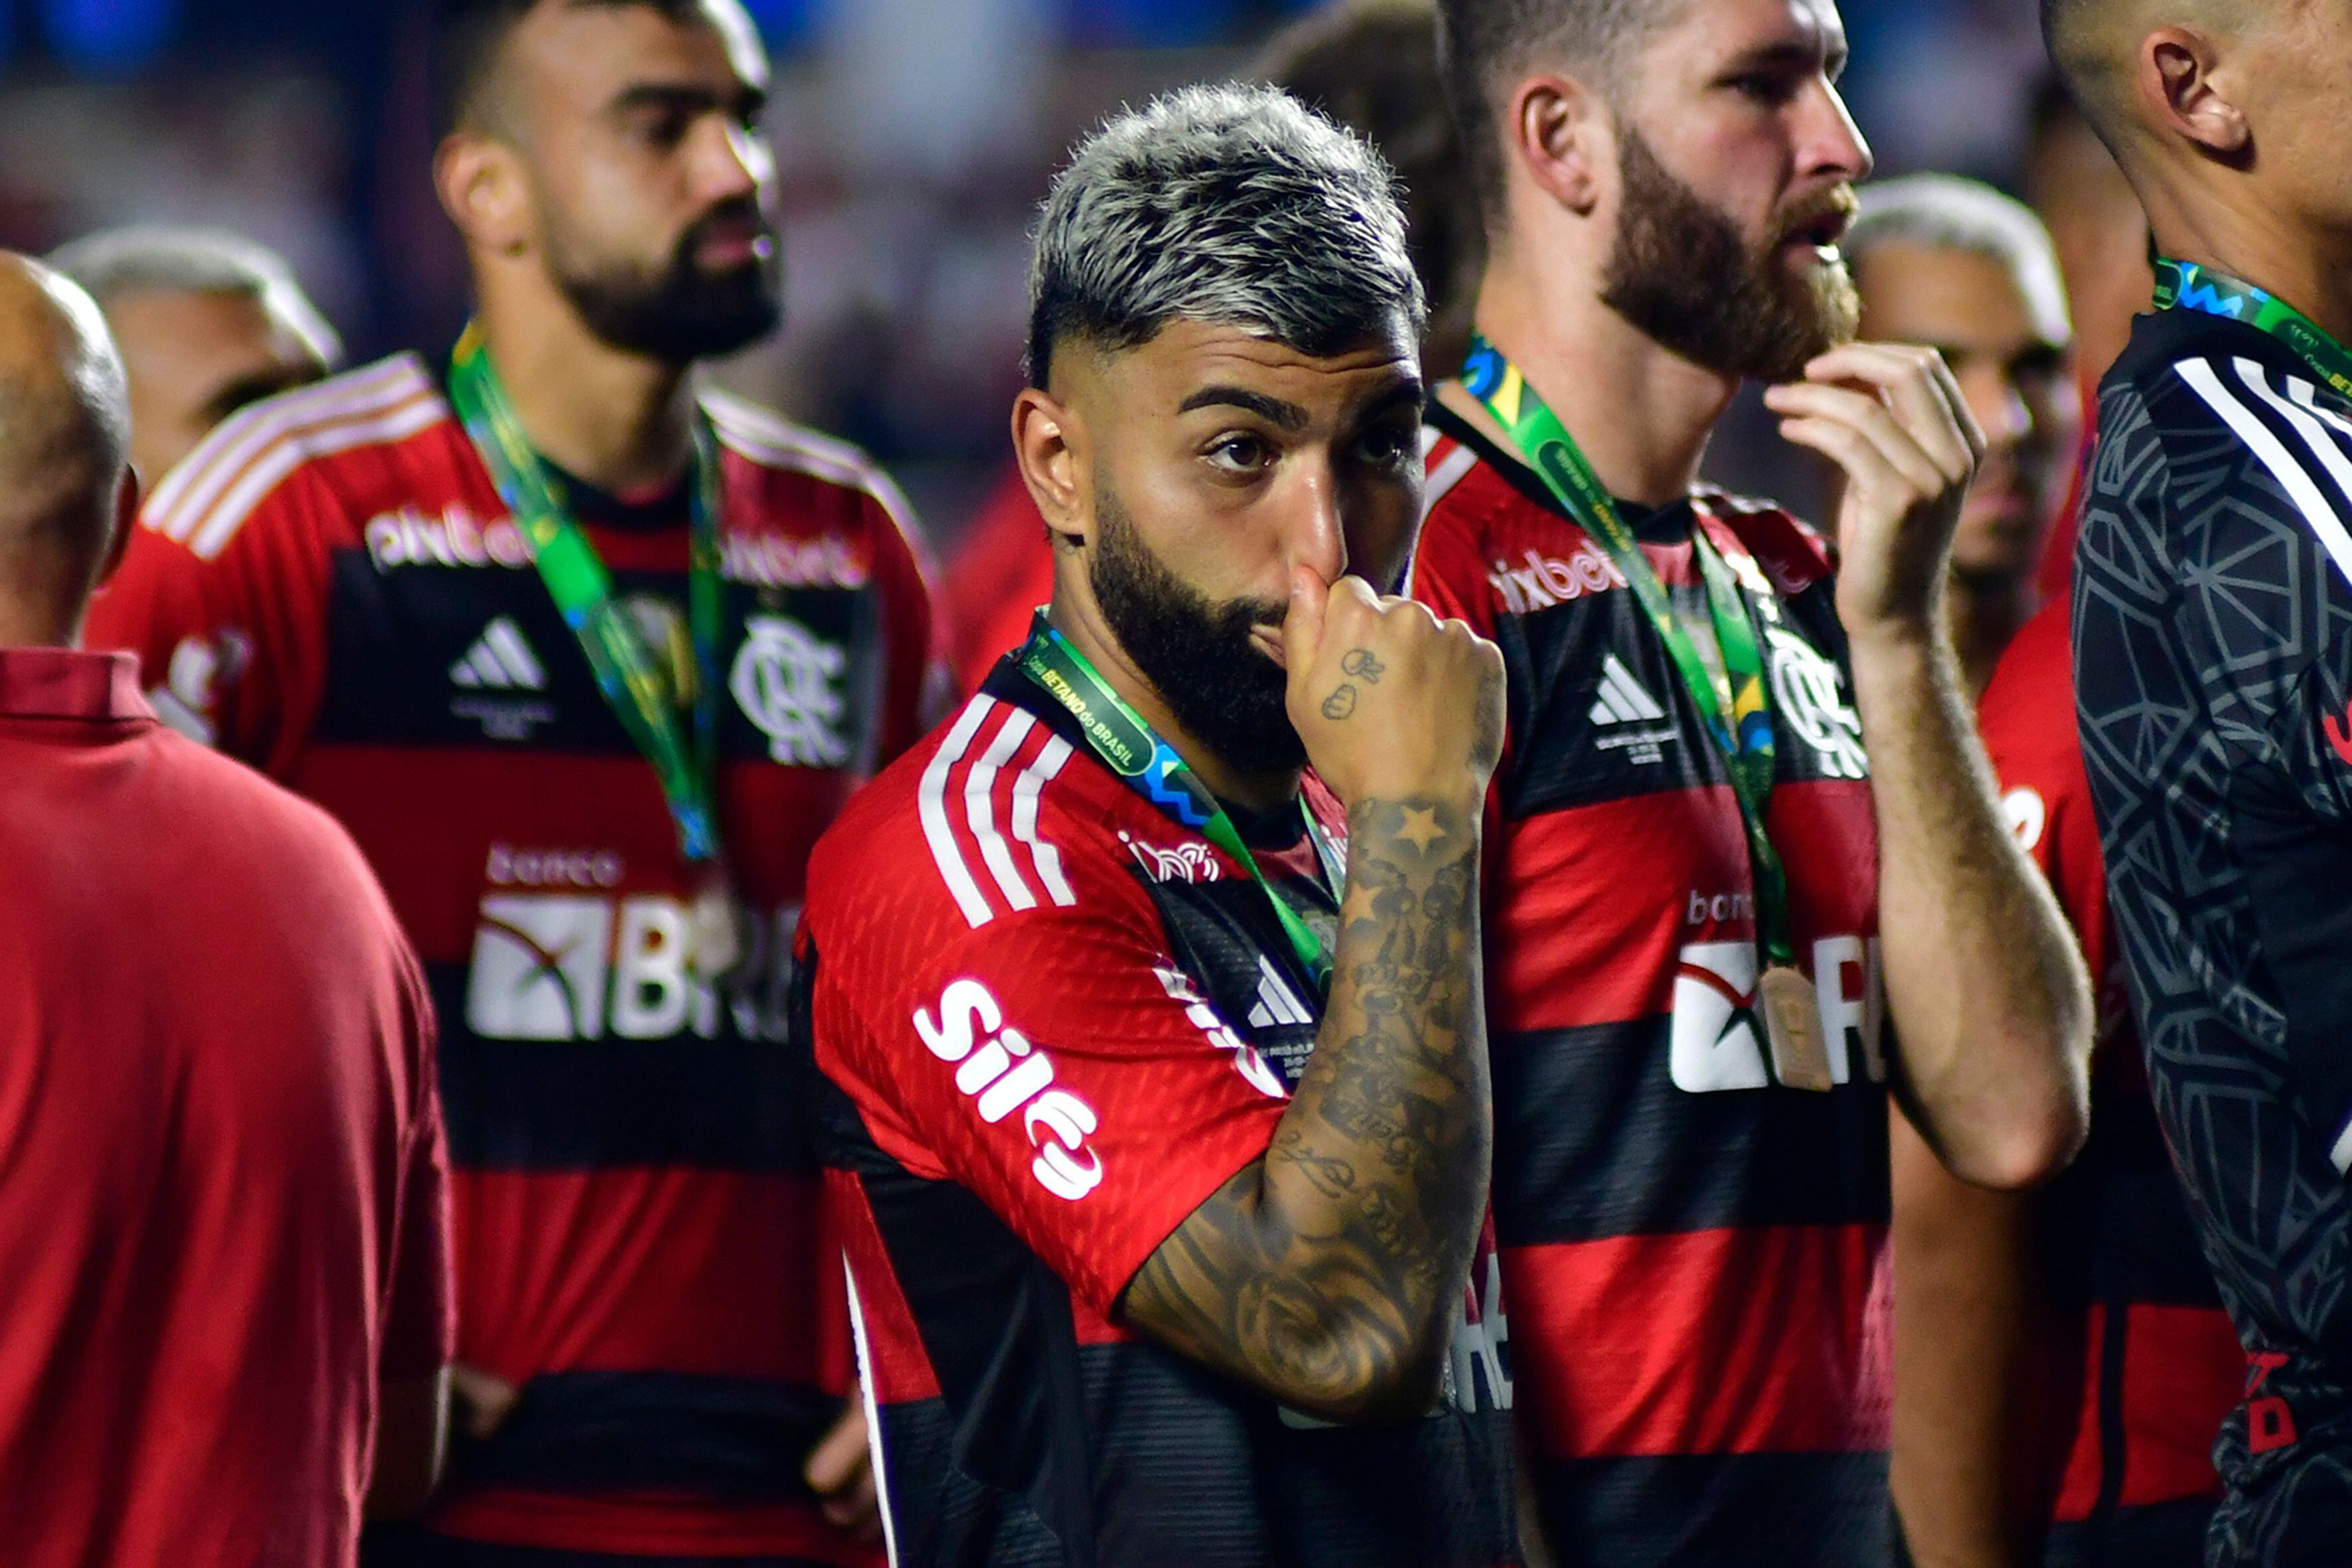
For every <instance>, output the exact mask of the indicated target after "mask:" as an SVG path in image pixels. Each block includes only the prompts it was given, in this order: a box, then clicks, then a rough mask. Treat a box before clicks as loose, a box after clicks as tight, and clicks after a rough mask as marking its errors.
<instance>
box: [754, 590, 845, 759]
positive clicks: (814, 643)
mask: <svg viewBox="0 0 2352 1568" xmlns="http://www.w3.org/2000/svg"><path fill="white" fill-rule="evenodd" d="M743 634H744V635H743V646H742V647H741V648H740V650H738V652H737V653H736V655H735V668H733V670H731V671H730V673H729V675H728V679H727V689H729V690H730V691H732V692H733V693H734V694H735V700H736V701H737V702H738V703H740V705H741V706H742V709H743V716H744V717H745V718H747V719H749V720H751V722H752V723H754V724H756V725H758V726H759V728H760V731H761V733H762V734H764V735H766V736H767V737H768V754H769V755H770V756H771V757H773V758H774V759H775V760H776V761H777V762H779V763H783V764H784V765H785V766H787V767H801V768H837V767H839V766H841V765H842V763H845V762H847V761H848V760H849V742H847V741H846V740H845V739H844V738H843V736H842V733H841V721H842V716H843V715H844V714H845V712H846V711H847V710H848V703H847V701H846V700H845V699H844V698H843V696H842V694H841V688H840V681H841V676H842V671H843V670H844V669H845V668H848V663H849V659H848V656H847V655H846V654H845V653H843V652H842V650H841V647H840V646H839V645H838V644H835V643H829V642H826V641H825V640H824V639H823V638H822V637H817V636H816V635H815V634H814V633H813V632H811V631H810V630H809V629H808V628H807V627H806V626H803V625H801V624H800V622H798V621H796V620H793V619H792V618H791V617H790V616H751V617H749V618H748V619H746V620H745V621H744V623H743Z"/></svg>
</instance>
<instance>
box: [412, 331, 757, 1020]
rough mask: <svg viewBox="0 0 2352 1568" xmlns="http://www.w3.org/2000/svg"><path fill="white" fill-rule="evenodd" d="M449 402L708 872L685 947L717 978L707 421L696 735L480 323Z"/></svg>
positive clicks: (714, 646) (730, 920)
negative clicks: (527, 428)
mask: <svg viewBox="0 0 2352 1568" xmlns="http://www.w3.org/2000/svg"><path fill="white" fill-rule="evenodd" d="M449 400H450V402H451V404H452V405H455V407H456V408H457V417H458V418H459V420H460V421H462V422H463V423H464V425H465V427H466V433H467V436H469V437H471V438H472V440H473V443H474V447H475V449H476V450H477V451H478V452H479V453H480V454H481V458H482V462H483V465H484V466H485V467H486V468H488V469H489V473H490V479H491V482H492V483H493V484H494V485H496V486H497V488H498V492H499V498H500V499H501V500H504V501H505V502H506V504H507V508H508V510H509V511H511V512H512V513H513V514H514V521H515V525H516V527H517V528H518V529H520V531H521V533H522V537H523V540H524V542H525V543H526V544H527V545H528V546H529V548H530V558H531V564H533V565H534V566H536V567H537V568H538V569H539V575H540V580H541V582H543V583H544V584H546V585H547V592H548V596H549V597H550V598H551V599H552V600H553V601H554V603H555V607H556V609H557V610H558V611H560V612H561V613H562V616H563V619H564V622H565V624H566V625H568V626H571V628H572V635H573V636H574V637H577V638H578V639H579V641H580V649H581V652H582V653H583V654H584V655H586V656H587V659H588V668H590V669H591V670H592V671H593V672H594V674H595V678H596V685H597V688H598V689H600V690H601V691H602V692H603V693H604V700H605V701H606V702H607V703H609V704H610V705H611V707H612V710H613V712H614V716H615V717H616V718H618V719H619V720H620V721H621V727H622V728H623V729H624V730H625V731H627V732H628V735H629V738H630V740H631V741H632V742H635V745H636V748H637V750H638V752H640V753H642V754H643V755H644V756H645V758H646V761H647V762H649V763H652V764H653V768H654V773H655V774H656V777H657V778H659V780H660V781H661V789H662V795H663V798H664V799H665V800H666V801H667V803H668V805H669V812H670V817H671V819H672V821H673V822H674V823H675V824H676V825H677V842H678V850H679V852H680V853H681V854H682V855H683V856H684V857H685V858H687V859H688V860H689V861H691V862H694V863H695V864H697V865H698V866H701V867H703V868H705V870H706V872H707V874H708V876H709V885H708V886H707V887H706V889H704V891H703V892H702V893H701V894H700V895H699V896H698V899H697V901H696V907H695V910H694V916H693V931H692V935H691V937H690V941H691V942H692V944H693V947H694V953H693V955H692V956H693V958H694V961H695V962H694V966H695V968H696V970H697V972H698V973H702V974H704V975H706V976H713V975H717V974H719V973H724V972H725V971H727V970H728V969H730V968H732V967H733V966H734V963H735V959H736V957H737V956H738V954H739V953H740V942H739V941H738V940H737V931H736V920H737V917H736V910H735V908H734V901H733V900H732V898H731V897H730V895H729V894H728V892H727V890H726V888H725V864H724V852H723V847H722V846H721V844H720V842H719V817H718V812H717V809H716V806H715V805H714V803H713V795H712V792H713V784H714V779H715V776H716V770H717V763H718V751H719V673H718V667H719V635H720V634H719V626H720V617H721V616H722V614H723V598H722V596H723V588H722V585H721V581H720V577H719V511H720V504H721V503H720V499H719V495H720V490H719V484H720V480H719V454H718V447H717V442H716V439H715V437H713V436H712V434H711V432H710V428H709V422H708V421H706V420H704V419H701V418H699V417H698V418H696V419H695V421H694V422H693V430H694V468H695V473H694V483H693V486H692V489H691V491H690V496H689V503H688V504H689V518H690V521H689V524H688V565H687V619H688V627H689V635H690V637H691V639H692V642H693V647H694V669H693V672H692V681H691V684H692V687H693V690H692V692H691V694H690V695H691V698H692V703H693V709H694V734H693V739H692V741H691V742H689V741H688V738H687V736H686V734H685V732H684V730H683V727H682V726H681V725H680V724H679V721H678V710H679V708H680V707H681V706H682V705H683V699H684V698H685V697H686V696H688V693H683V692H679V691H677V689H676V686H677V679H676V678H674V677H673V675H672V674H671V673H670V671H669V670H668V669H667V668H665V665H664V662H663V661H662V660H661V659H660V658H657V657H656V655H655V653H654V651H653V649H652V648H651V647H648V646H647V644H646V636H645V633H644V631H643V630H642V629H641V628H640V626H639V625H638V623H637V620H636V618H635V616H633V615H632V614H631V613H630V612H629V609H628V607H627V606H626V605H623V604H622V603H621V602H620V599H619V598H618V596H617V595H615V594H614V591H613V574H612V573H611V572H610V571H608V570H607V569H606V568H605V565H604V558H603V557H602V556H600V555H598V554H597V552H596V546H595V545H594V543H593V542H591V541H590V540H589V538H588V535H587V532H586V531H584V530H583V529H582V528H581V526H580V524H579V523H578V522H577V521H574V520H573V518H572V513H571V510H570V508H569V507H568V506H567V505H566V504H565V501H564V498H563V494H562V482H561V481H560V480H559V479H557V478H556V477H555V476H554V475H553V474H552V473H551V472H549V471H548V468H547V465H546V463H545V462H544V461H542V460H541V458H540V456H539V454H538V453H537V452H536V451H535V450H533V449H532V447H531V445H530V439H529V438H528V437H526V436H525V435H524V434H523V430H522V423H521V421H520V419H519V418H518V417H517V416H516V414H515V411H514V405H513V403H512V401H511V400H510V399H509V397H508V395H507V391H506V386H505V384H504V383H503V382H501V381H500V380H499V373H498V369H497V367H496V366H495V365H494V364H492V363H491V362H490V353H489V346H488V343H487V342H485V341H484V339H483V336H482V330H481V324H480V323H479V322H469V323H467V327H466V331H465V332H464V334H463V335H462V336H460V337H459V338H458V340H457V349H456V351H455V353H453V354H452V355H451V356H450V363H449Z"/></svg>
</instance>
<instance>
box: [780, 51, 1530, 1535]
mask: <svg viewBox="0 0 2352 1568" xmlns="http://www.w3.org/2000/svg"><path fill="white" fill-rule="evenodd" d="M1032 298H1033V302H1034V312H1033V316H1032V325H1031V337H1030V360H1031V365H1030V374H1031V386H1030V389H1029V390H1028V391H1027V392H1024V394H1023V395H1021V397H1020V400H1019V402H1018V404H1017V405H1016V406H1015V409H1014V413H1013V438H1014V445H1015V448H1016V452H1017V455H1018V458H1019V459H1020V463H1021V467H1022V471H1023V473H1024V476H1025V478H1026V479H1027V481H1028V484H1029V489H1030V491H1031V493H1032V494H1033V495H1034V498H1035V499H1036V501H1037V503H1038V506H1039V508H1040V510H1042V511H1043V513H1044V515H1045V520H1046V522H1047V525H1048V526H1049V527H1050V528H1051V530H1052V531H1053V538H1054V547H1055V585H1054V597H1053V602H1052V605H1050V607H1049V608H1048V609H1047V610H1046V611H1045V613H1044V614H1043V615H1042V616H1040V617H1039V619H1038V621H1037V624H1036V626H1035V627H1034V630H1033V633H1032V635H1031V637H1030V639H1029V641H1028V643H1027V644H1026V646H1025V647H1023V648H1022V649H1021V650H1019V651H1018V652H1016V653H1014V654H1013V655H1012V656H1011V657H1010V658H1007V660H1006V661H1005V662H1004V663H1003V664H1002V665H1000V666H999V667H998V668H997V669H996V671H995V672H994V673H993V674H992V676H991V677H990V678H989V679H988V680H987V682H986V683H985V684H984V686H983V687H982V690H981V693H980V694H979V695H978V696H976V697H975V698H974V699H973V700H971V703H970V704H969V705H967V706H966V707H965V708H964V709H963V710H962V711H961V713H960V714H959V715H958V716H957V717H956V718H955V719H954V720H953V721H951V722H950V724H948V725H947V726H945V727H943V728H942V729H941V731H940V732H939V733H937V734H935V735H934V736H933V737H932V738H931V739H930V740H929V741H927V742H924V744H922V745H921V746H920V747H919V748H918V749H917V750H916V752H914V753H913V754H911V755H909V756H908V758H906V759H904V760H903V761H902V762H901V763H899V764H898V765H897V766H896V767H894V768H892V769H891V770H890V771H888V772H887V773H884V774H883V776H882V777H881V778H880V779H878V780H877V782H876V783H875V784H874V786H873V787H872V788H871V789H869V790H868V791H867V792H866V794H865V795H862V796H860V797H859V799H858V800H857V801H856V803H854V804H853V805H852V806H851V807H850V809H849V811H848V812H847V813H846V814H845V816H843V817H842V819H841V821H840V822H839V823H838V824H837V825H836V826H835V828H834V830H833V832H832V833H831V834H829V835H828V836H827V837H826V840H825V842H824V844H822V845H820V846H819V847H818V851H817V855H816V857H815V858H814V861H813V862H812V865H811V882H810V894H809V905H808V910H807V919H806V921H805V922H804V925H803V950H802V952H803V968H802V984H803V987H804V993H803V994H804V997H805V1005H806V1007H807V1010H808V1011H807V1015H806V1018H805V1024H806V1026H807V1028H808V1031H809V1035H810V1037H811V1038H812V1039H813V1041H814V1050H815V1054H816V1058H817V1063H818V1066H819V1067H820V1068H822V1069H823V1071H824V1075H825V1077H826V1078H827V1079H829V1080H830V1081H831V1083H832V1084H833V1086H834V1087H835V1091H836V1092H835V1097H834V1100H833V1103H832V1105H831V1106H830V1108H829V1110H828V1111H827V1126H826V1151H825V1152H826V1163H827V1166H828V1187H827V1194H828V1199H829V1200H830V1204H831V1207H832V1211H833V1213H834V1214H835V1215H836V1216H837V1223H838V1228H839V1229H840V1230H841V1231H842V1232H843V1234H844V1236H845V1241H846V1246H847V1249H848V1258H849V1268H850V1274H851V1277H852V1281H853V1293H852V1310H853V1314H854V1319H853V1321H855V1322H856V1325H857V1326H858V1329H859V1335H860V1343H861V1346H862V1348H863V1351H864V1352H865V1365H866V1369H867V1373H868V1375H869V1379H870V1388H871V1392H872V1394H873V1397H874V1399H875V1400H876V1402H877V1407H878V1408H877V1419H876V1423H875V1425H876V1431H877V1435H878V1438H879V1444H878V1449H877V1478H878V1479H879V1480H880V1483H881V1486H882V1490H883V1496H884V1517H885V1520H886V1521H887V1525H888V1527H889V1529H890V1531H891V1538H892V1545H893V1550H894V1553H895V1557H896V1560H897V1561H898V1563H905V1564H940V1565H946V1564H959V1565H963V1564H977V1563H1006V1564H1011V1563H1067V1564H1082V1563H1083V1564H1095V1563H1099V1564H1104V1565H1106V1568H1110V1565H1131V1568H1158V1565H1161V1564H1194V1565H1199V1568H1207V1565H1209V1564H1216V1565H1218V1568H1275V1565H1277V1564H1278V1565H1281V1568H1324V1565H1328V1568H1341V1565H1343V1564H1344V1565H1346V1568H1496V1565H1497V1564H1502V1563H1512V1562H1516V1561H1517V1548H1516V1545H1515V1542H1514V1531H1513V1527H1512V1520H1511V1503H1512V1500H1511V1490H1510V1459H1509V1453H1510V1439H1509V1432H1508V1426H1507V1419H1508V1418H1507V1415H1506V1414H1505V1405H1506V1403H1507V1379H1506V1378H1505V1376H1504V1357H1503V1355H1502V1353H1501V1349H1502V1347H1501V1346H1500V1345H1499V1343H1498V1342H1497V1338H1496V1336H1497V1335H1498V1333H1499V1330H1500V1324H1499V1321H1497V1319H1496V1307H1497V1302H1496V1292H1495V1287H1494V1282H1493V1281H1494V1275H1493V1272H1492V1269H1491V1268H1490V1267H1489V1266H1488V1261H1487V1259H1488V1253H1487V1250H1486V1248H1485V1247H1483V1246H1482V1237H1484V1235H1485V1234H1486V1224H1485V1215H1486V1176H1487V1168H1488V1159H1489V1152H1490V1151H1489V1138H1488V1121H1489V1103H1488V1097H1487V1080H1486V1035H1485V1023H1484V1018H1483V1016H1482V1012H1481V1000H1480V990H1481V988H1480V985H1479V981H1478V966H1479V949H1480V942H1479V938H1478V902H1479V900H1478V881H1479V838H1480V826H1479V805H1480V802H1481V800H1482V798H1483V796H1484V794H1485V789H1486V781H1487V777H1488V774H1489V773H1490V771H1491V769H1492V766H1493V763H1494V761H1495V756H1496V745H1497V743H1498V736H1499V732H1500V728H1501V705H1502V688H1501V679H1502V664H1501V659H1500V657H1499V655H1498V654H1497V652H1496V649H1495V647H1493V646H1492V645H1491V644H1489V643H1486V642H1485V641H1484V640H1482V639H1480V638H1478V637H1475V636H1473V635H1472V634H1471V633H1470V632H1469V630H1468V629H1467V628H1466V627H1465V626H1463V625H1462V623H1461V622H1459V621H1448V622H1445V623H1444V624H1442V625H1441V624H1440V622H1439V620H1438V618H1437V617H1436V616H1433V615H1431V614H1430V613H1429V612H1428V611H1427V610H1426V609H1424V608H1423V607H1422V606H1420V605H1414V604H1412V603H1410V602H1408V601H1405V600H1402V599H1398V598H1392V597H1387V596H1384V595H1381V593H1380V592H1379V591H1378V587H1377V585H1379V584H1392V583H1394V582H1395V580H1396V575H1397V574H1398V573H1399V571H1400V570H1401V569H1402V565H1403V563H1404V557H1405V552H1406V551H1407V549H1408V547H1409V544H1410V541H1411V535H1412V528H1413V524H1414V521H1415V520H1416V518H1417V516H1418V510H1419V501H1420V489H1421V483H1420V440H1419V437H1420V407H1421V397H1422V384H1421V377H1420V374H1419V370H1418V364H1417V348H1418V343H1417V340H1418V336H1419V331H1420V328H1421V324H1422V315H1423V306H1422V300H1421V291H1420V287H1419V285H1418V284H1417V283H1416V282H1415V280H1414V279H1413V275H1412V267H1411V264H1410V262H1409V260H1408V258H1407V256H1406V253H1405V249H1404V243H1403V224H1402V219H1401V217H1400V216H1399V215H1398V212H1397V209H1396V206H1395V205H1394V201H1393V199H1392V195H1391V181H1390V179H1389V176H1388V174H1387V173H1386V171H1385V170H1384V169H1382V168H1381V165H1380V164H1379V163H1378V162H1377V160H1376V159H1375V158H1374V157H1373V156H1372V155H1371V154H1370V153H1369V152H1368V151H1367V150H1366V149H1365V148H1364V147H1363V146H1362V145H1361V144H1360V142H1356V141H1355V140H1354V139H1353V138H1351V137H1349V136H1348V135H1347V134H1346V133H1344V132H1339V131H1338V130H1336V129H1334V128H1333V127H1331V126H1330V125H1328V123H1326V122H1324V121H1320V120H1318V119H1316V118H1314V117H1313V116H1311V115H1309V114H1308V113H1307V111H1305V110H1302V109H1300V108H1299V107H1298V106H1297V104H1296V103H1295V102H1293V101H1292V100H1288V99H1286V98H1284V97H1283V96H1281V95H1280V94H1278V93H1275V92H1272V91H1271V90H1269V89H1192V90H1189V91H1187V92H1183V93H1180V94H1177V95H1175V96H1173V97H1171V98H1170V99H1167V100H1161V101H1160V102H1159V103H1157V104H1154V105H1153V106H1151V107H1150V109H1148V110H1143V111H1142V112H1140V113H1139V114H1133V115H1129V116H1128V117H1126V118H1124V119H1122V120H1121V121H1117V122H1115V123H1113V124H1112V125H1110V126H1109V127H1108V128H1107V129H1106V130H1104V131H1103V132H1101V133H1100V134H1099V135H1097V137H1096V138H1095V139H1094V140H1093V141H1092V142H1089V143H1088V144H1087V145H1086V146H1085V147H1083V148H1081V149H1080V150H1079V152H1078V153H1077V154H1076V158H1075V160H1074V162H1073V163H1072V164H1071V166H1070V168H1069V169H1068V170H1067V171H1066V172H1065V174H1063V175H1062V176H1061V178H1060V179H1059V180H1058V181H1057V182H1056V184H1055V187H1054V191H1053V194H1052V195H1051V196H1050V197H1049V198H1048V199H1047V202H1046V206H1045V216H1044V219H1043V222H1042V224H1041V226H1040V233H1039V238H1038V241H1037V257H1036V261H1035V265H1034V271H1033V275H1032ZM1309 768H1311V770H1312V771H1311V772H1308V771H1307V770H1308V769H1309ZM1343 866H1344V872H1343V871H1342V868H1343ZM1343 876H1344V885H1343V883H1342V877H1343Z"/></svg>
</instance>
